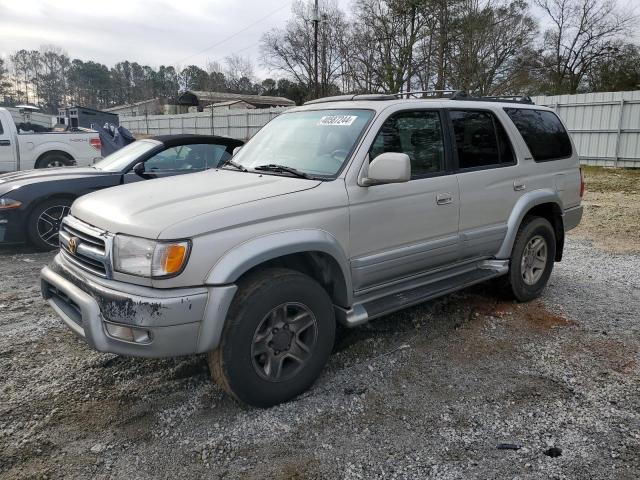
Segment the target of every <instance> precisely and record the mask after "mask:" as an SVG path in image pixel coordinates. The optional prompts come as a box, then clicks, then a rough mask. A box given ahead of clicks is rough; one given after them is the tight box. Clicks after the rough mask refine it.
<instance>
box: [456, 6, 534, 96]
mask: <svg viewBox="0 0 640 480" xmlns="http://www.w3.org/2000/svg"><path fill="white" fill-rule="evenodd" d="M454 25H455V28H454V31H455V35H454V40H453V41H452V44H453V52H452V53H453V54H452V56H451V62H452V69H453V72H452V75H453V76H454V77H455V80H456V87H457V88H461V89H464V90H467V91H469V92H474V93H476V94H479V95H487V94H501V93H508V92H510V91H513V92H514V93H515V92H516V90H519V89H520V88H521V85H519V80H521V79H522V78H523V77H522V75H521V72H520V70H521V68H522V65H523V59H524V58H525V57H526V55H527V52H529V51H530V50H531V49H532V48H533V43H534V38H535V34H536V32H537V29H536V23H535V21H534V19H533V18H532V17H531V16H530V14H529V12H528V5H527V3H526V2H525V1H524V0H514V1H512V2H511V3H508V4H504V3H498V2H497V1H495V0H464V2H463V4H462V10H461V12H460V15H459V17H458V18H457V19H456V21H455V23H454Z"/></svg>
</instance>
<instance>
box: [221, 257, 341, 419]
mask: <svg viewBox="0 0 640 480" xmlns="http://www.w3.org/2000/svg"><path fill="white" fill-rule="evenodd" d="M334 337H335V318H334V313H333V304H332V302H331V299H330V298H329V296H328V295H327V293H326V291H325V290H324V289H323V288H322V287H321V286H320V285H319V284H318V283H317V282H316V281H315V280H313V279H312V278H310V277H308V276H307V275H303V274H301V273H299V272H296V271H293V270H286V269H275V268H274V269H267V270H263V271H261V272H257V273H255V274H251V275H250V276H248V277H247V278H246V279H243V280H242V281H241V282H240V284H239V291H238V293H237V295H236V297H235V298H234V300H233V302H232V304H231V307H230V309H229V313H228V315H227V320H226V322H225V328H224V331H223V335H222V340H221V343H220V345H219V347H218V348H217V349H216V350H215V351H214V352H211V353H210V354H209V366H210V369H211V374H212V376H213V379H214V380H215V381H216V383H218V384H219V385H221V386H222V387H223V388H224V389H225V390H226V391H227V392H228V393H230V394H231V395H233V396H234V397H235V398H237V399H238V400H240V401H241V402H244V403H247V404H249V405H253V406H257V407H270V406H272V405H276V404H278V403H282V402H285V401H287V400H290V399H292V398H294V397H295V396H297V395H299V394H300V393H302V392H304V391H305V390H307V389H308V388H309V387H310V386H311V385H312V384H313V382H314V381H315V380H316V378H317V377H318V376H319V375H320V372H321V371H322V369H323V367H324V365H325V364H326V362H327V360H328V359H329V355H330V354H331V350H332V348H333V342H334Z"/></svg>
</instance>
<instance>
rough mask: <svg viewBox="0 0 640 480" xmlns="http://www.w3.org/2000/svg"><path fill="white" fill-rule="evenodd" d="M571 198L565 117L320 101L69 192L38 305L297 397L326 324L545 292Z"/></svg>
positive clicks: (497, 108)
mask: <svg viewBox="0 0 640 480" xmlns="http://www.w3.org/2000/svg"><path fill="white" fill-rule="evenodd" d="M583 188H584V184H583V180H582V176H581V172H580V169H579V163H578V156H577V154H576V150H575V147H574V146H573V144H572V142H571V140H570V138H569V136H568V134H567V131H566V129H565V127H564V126H563V124H562V122H561V121H560V119H559V118H558V117H557V116H556V114H555V113H554V112H553V111H552V110H550V109H547V108H542V107H537V106H535V105H533V104H532V103H531V102H530V101H529V100H528V99H526V98H489V99H487V98H471V97H468V96H465V95H461V94H454V95H453V96H451V98H446V99H442V98H441V99H412V98H398V97H396V96H390V95H348V96H341V97H334V98H327V99H320V100H316V101H312V102H308V103H307V104H305V105H304V106H302V107H298V108H294V109H291V110H289V111H287V112H286V113H284V114H282V115H280V116H279V117H277V118H275V119H274V120H272V121H271V122H270V123H269V124H267V125H266V126H265V127H264V128H263V129H262V130H261V131H260V132H259V133H258V134H256V135H255V136H254V137H253V138H252V139H251V141H250V142H248V143H247V145H246V146H244V147H243V148H242V150H240V151H239V152H237V153H236V154H235V156H234V157H233V158H232V160H231V161H229V162H228V163H227V164H226V165H225V166H224V167H222V168H219V169H218V170H215V171H208V172H203V173H196V174H192V175H184V176H180V177H175V178H168V179H160V180H156V181H154V182H149V183H143V184H136V185H124V186H120V187H115V188H111V189H108V190H104V191H100V192H95V193H92V194H90V195H86V196H84V197H81V198H80V199H78V200H76V201H75V203H74V204H73V207H72V210H71V215H70V216H68V217H67V218H66V219H65V221H64V222H63V225H62V227H61V231H60V244H61V248H60V252H59V254H58V255H57V256H56V258H55V259H54V261H53V263H52V264H51V265H50V266H48V267H45V268H44V269H43V270H42V294H43V296H44V298H45V299H46V300H48V302H49V304H50V305H51V306H52V307H53V309H54V310H55V311H56V312H57V313H58V315H60V317H61V318H62V320H63V321H64V322H65V323H66V324H67V325H68V326H69V327H70V328H71V329H72V330H73V331H74V332H75V333H76V334H77V335H79V336H80V337H82V338H84V339H85V340H86V342H87V343H88V345H89V346H90V347H92V348H94V349H97V350H99V351H103V352H114V353H118V354H123V355H135V356H142V357H167V356H176V355H191V354H197V353H208V355H209V357H208V358H209V365H210V369H211V373H212V376H213V378H214V379H215V381H216V382H218V383H219V384H220V385H221V386H222V387H223V388H225V389H226V390H227V391H228V392H229V393H230V394H232V395H233V396H234V397H235V398H237V399H239V400H240V401H242V402H245V403H248V404H251V405H255V406H261V407H266V406H270V405H274V404H277V403H279V402H283V401H286V400H288V399H291V398H293V397H295V396H296V395H298V394H300V393H301V392H303V391H305V390H306V389H307V388H309V386H310V385H311V384H312V383H313V381H314V380H315V379H316V378H317V377H318V375H319V374H320V372H321V371H322V369H323V367H324V365H325V363H326V362H327V360H328V358H329V355H330V353H331V349H332V346H333V342H334V336H335V330H336V322H340V323H342V324H343V325H346V326H348V327H353V326H356V325H361V324H363V323H365V322H368V321H369V320H371V319H373V318H376V317H380V316H382V315H386V314H388V313H390V312H393V311H396V310H399V309H402V308H405V307H408V306H410V305H415V304H418V303H421V302H424V301H427V300H430V299H433V298H435V297H438V296H441V295H445V294H448V293H450V292H453V291H455V290H459V289H461V288H464V287H468V286H469V285H473V284H476V283H478V282H483V281H485V280H488V279H491V278H494V277H500V276H503V277H504V278H505V280H506V282H505V283H506V285H507V286H508V290H509V291H510V292H511V294H512V295H513V296H514V297H515V298H516V299H517V300H519V301H527V300H531V299H533V298H535V297H537V296H539V295H540V293H541V292H542V290H543V289H544V287H545V285H546V284H547V281H548V280H549V276H550V275H551V270H552V269H553V264H554V262H556V261H560V259H561V258H562V250H563V245H564V239H565V232H566V231H567V230H569V229H571V228H573V227H575V226H576V225H577V224H578V223H579V222H580V218H581V216H582V207H581V206H580V202H581V197H582V192H583Z"/></svg>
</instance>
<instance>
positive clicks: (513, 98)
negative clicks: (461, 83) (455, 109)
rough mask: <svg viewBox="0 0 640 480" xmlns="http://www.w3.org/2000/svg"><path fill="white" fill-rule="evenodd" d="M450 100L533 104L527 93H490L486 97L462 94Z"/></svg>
mask: <svg viewBox="0 0 640 480" xmlns="http://www.w3.org/2000/svg"><path fill="white" fill-rule="evenodd" d="M452 100H469V101H472V102H500V103H524V104H526V105H535V103H533V100H531V97H529V96H528V95H491V96H487V97H471V96H468V95H467V96H464V97H459V98H452Z"/></svg>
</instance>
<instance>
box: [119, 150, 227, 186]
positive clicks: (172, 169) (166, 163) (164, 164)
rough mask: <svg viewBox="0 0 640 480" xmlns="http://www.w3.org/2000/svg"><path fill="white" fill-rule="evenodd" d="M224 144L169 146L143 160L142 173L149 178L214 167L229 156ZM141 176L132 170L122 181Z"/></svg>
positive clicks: (200, 170) (129, 181) (135, 179)
mask: <svg viewBox="0 0 640 480" xmlns="http://www.w3.org/2000/svg"><path fill="white" fill-rule="evenodd" d="M230 156H231V155H230V154H229V152H227V147H226V146H225V145H218V144H215V143H198V144H188V145H179V146H176V147H170V148H167V149H166V150H162V151H161V152H158V153H156V154H155V155H154V156H152V157H150V158H148V159H147V160H145V161H144V173H145V174H146V175H148V176H149V177H150V178H162V177H171V176H174V175H183V174H185V173H195V172H202V171H204V170H207V169H209V168H216V167H218V166H219V165H220V163H221V162H223V161H225V160H226V159H228V158H230ZM140 180H142V177H140V176H139V175H137V174H135V173H134V172H133V171H130V172H128V173H127V174H126V175H125V176H124V183H131V182H137V181H140Z"/></svg>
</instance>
